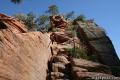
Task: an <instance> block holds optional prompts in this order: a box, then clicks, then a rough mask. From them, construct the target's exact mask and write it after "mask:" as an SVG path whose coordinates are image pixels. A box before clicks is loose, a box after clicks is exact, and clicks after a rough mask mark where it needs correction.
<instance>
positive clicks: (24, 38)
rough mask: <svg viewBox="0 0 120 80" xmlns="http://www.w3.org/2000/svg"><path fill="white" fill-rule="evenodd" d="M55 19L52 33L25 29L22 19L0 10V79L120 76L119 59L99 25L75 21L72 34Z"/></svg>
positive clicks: (69, 79) (74, 79)
mask: <svg viewBox="0 0 120 80" xmlns="http://www.w3.org/2000/svg"><path fill="white" fill-rule="evenodd" d="M53 20H54V19H53ZM58 20H59V19H58ZM61 20H62V22H64V21H63V18H61V17H60V21H58V22H61ZM58 22H57V21H55V22H54V21H53V23H54V25H53V26H55V27H56V28H59V31H56V32H54V33H53V32H50V33H41V32H28V30H27V28H26V26H25V25H24V23H23V22H22V21H20V20H17V19H15V18H13V17H9V16H6V15H4V14H0V80H90V79H93V80H95V79H96V78H97V79H98V78H100V79H101V78H102V79H103V78H105V79H106V78H109V79H116V80H120V78H119V76H120V68H119V67H120V61H119V59H118V57H117V55H116V52H115V50H114V47H113V45H112V42H111V41H110V39H109V38H108V37H107V36H106V34H105V32H104V31H103V30H102V29H101V28H99V27H98V25H96V24H94V23H91V22H90V23H85V24H84V23H81V22H80V23H77V30H76V31H74V32H76V33H77V34H76V36H73V34H71V32H72V29H71V31H70V30H68V32H67V29H68V28H70V27H69V26H68V24H67V23H66V22H65V24H63V23H62V22H61V23H60V24H57V23H58ZM72 26H73V28H74V27H76V25H72ZM69 31H70V34H68V33H69ZM75 47H77V48H75ZM76 49H78V51H77V52H75V50H76ZM82 49H84V50H83V51H82ZM68 50H69V51H68ZM70 51H71V52H73V51H74V54H77V57H76V55H75V56H72V55H74V54H71V53H70ZM73 57H76V58H73ZM78 57H79V58H78ZM91 57H92V58H95V59H94V60H95V61H94V60H92V59H91ZM83 58H84V59H83Z"/></svg>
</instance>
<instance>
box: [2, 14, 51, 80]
mask: <svg viewBox="0 0 120 80" xmlns="http://www.w3.org/2000/svg"><path fill="white" fill-rule="evenodd" d="M1 15H2V16H1ZM49 43H50V39H49V37H48V36H47V34H42V33H41V32H27V29H26V28H25V25H24V24H23V23H22V22H21V21H18V20H16V19H14V18H12V17H8V16H6V15H3V14H0V80H46V75H47V62H48V60H49V58H50V56H51V52H50V48H49Z"/></svg>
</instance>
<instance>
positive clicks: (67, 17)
mask: <svg viewBox="0 0 120 80" xmlns="http://www.w3.org/2000/svg"><path fill="white" fill-rule="evenodd" d="M65 18H66V19H71V20H73V19H74V11H71V12H69V13H67V14H66V15H65Z"/></svg>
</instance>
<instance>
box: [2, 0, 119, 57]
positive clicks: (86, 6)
mask: <svg viewBox="0 0 120 80" xmlns="http://www.w3.org/2000/svg"><path fill="white" fill-rule="evenodd" d="M52 4H56V5H58V7H59V9H60V12H61V13H66V12H70V11H74V12H75V13H76V15H79V14H85V16H86V17H87V18H92V19H94V20H95V21H96V23H97V24H99V25H100V26H102V27H103V28H104V29H105V30H106V31H107V35H108V36H109V37H110V38H111V40H112V42H113V44H114V47H115V49H116V52H117V54H118V56H119V58H120V37H119V35H120V0H25V1H24V2H23V3H22V4H18V5H16V4H13V3H11V2H10V0H1V1H0V12H1V13H5V14H8V15H13V14H16V13H29V12H34V13H36V14H37V15H41V14H43V13H44V11H46V10H47V8H48V6H49V5H52Z"/></svg>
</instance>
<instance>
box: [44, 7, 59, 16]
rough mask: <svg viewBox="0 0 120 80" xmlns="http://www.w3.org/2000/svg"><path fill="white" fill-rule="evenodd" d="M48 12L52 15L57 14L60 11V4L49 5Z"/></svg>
mask: <svg viewBox="0 0 120 80" xmlns="http://www.w3.org/2000/svg"><path fill="white" fill-rule="evenodd" d="M46 13H49V14H50V15H57V14H58V13H59V10H58V6H56V5H51V6H49V7H48V10H47V11H46Z"/></svg>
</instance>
